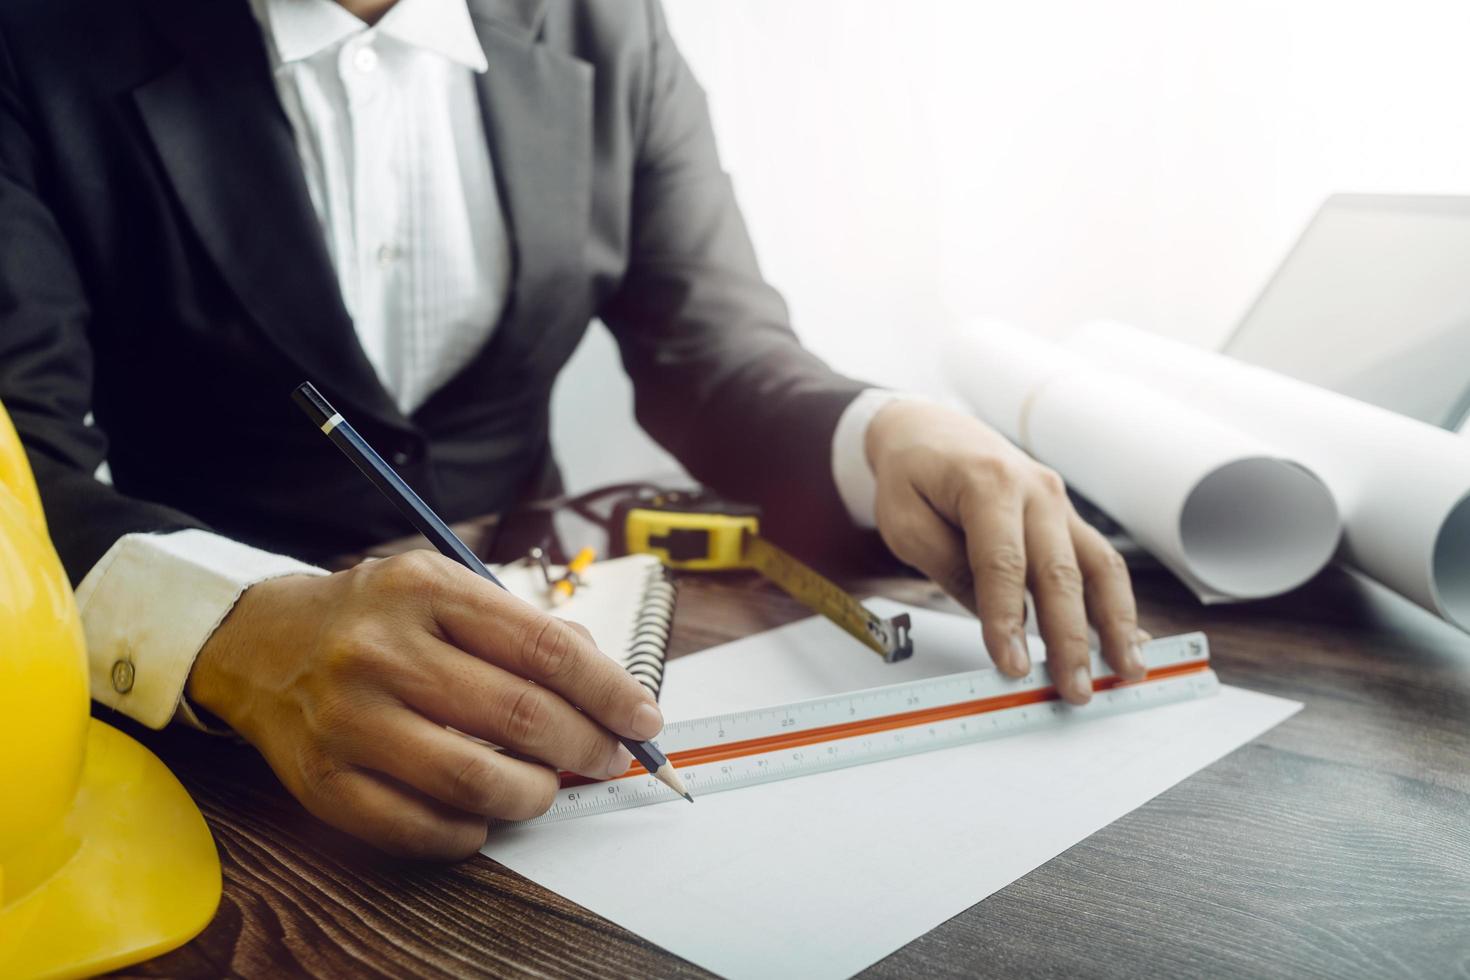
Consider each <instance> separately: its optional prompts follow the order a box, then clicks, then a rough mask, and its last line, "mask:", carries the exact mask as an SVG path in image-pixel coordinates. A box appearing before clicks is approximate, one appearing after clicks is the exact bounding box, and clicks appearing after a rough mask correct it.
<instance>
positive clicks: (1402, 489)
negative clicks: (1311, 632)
mask: <svg viewBox="0 0 1470 980" xmlns="http://www.w3.org/2000/svg"><path fill="white" fill-rule="evenodd" d="M1324 343H1331V340H1330V338H1324ZM1068 347H1069V348H1070V349H1072V350H1074V351H1076V352H1077V353H1078V356H1081V357H1086V358H1088V359H1090V360H1095V361H1098V362H1102V363H1106V364H1107V365H1108V366H1109V367H1110V368H1112V369H1114V370H1117V371H1119V372H1122V373H1125V374H1127V375H1129V376H1131V377H1133V378H1136V379H1138V380H1140V381H1146V382H1148V383H1149V384H1151V385H1153V386H1155V387H1156V388H1158V389H1159V390H1161V391H1164V392H1166V393H1169V394H1172V395H1173V396H1175V397H1177V398H1178V399H1180V400H1181V401H1184V402H1187V403H1188V404H1190V405H1191V406H1193V407H1195V408H1198V409H1200V410H1202V411H1205V412H1208V413H1209V414H1211V415H1213V416H1214V417H1216V418H1219V419H1221V420H1222V421H1225V422H1228V423H1230V424H1231V425H1234V426H1236V427H1237V428H1239V429H1241V430H1243V431H1245V432H1249V433H1252V434H1254V435H1256V436H1258V437H1260V438H1263V439H1269V440H1270V441H1271V442H1272V443H1274V444H1275V445H1278V446H1280V447H1281V448H1282V449H1283V450H1284V451H1286V452H1287V453H1290V454H1291V455H1292V456H1293V457H1294V458H1297V459H1300V460H1301V461H1302V462H1303V463H1305V464H1306V465H1308V466H1310V467H1312V468H1313V469H1314V470H1316V471H1317V472H1318V473H1320V474H1321V475H1322V478H1323V479H1324V480H1326V481H1327V485H1328V486H1329V487H1331V488H1332V492H1333V495H1334V496H1335V497H1336V498H1337V502H1338V506H1339V507H1340V508H1341V509H1342V516H1343V524H1344V534H1343V548H1342V559H1343V561H1344V562H1345V563H1346V564H1348V565H1350V566H1352V567H1353V568H1356V569H1358V570H1359V571H1361V572H1363V573H1364V574H1366V575H1368V576H1369V577H1370V578H1373V579H1376V580H1377V581H1379V582H1381V583H1383V584H1384V585H1386V586H1388V587H1389V588H1390V589H1393V590H1394V591H1395V592H1398V593H1399V594H1400V595H1403V596H1407V597H1408V598H1409V599H1412V600H1413V601H1414V602H1417V603H1418V604H1419V605H1421V606H1423V607H1424V608H1426V609H1429V610H1430V611H1432V612H1434V613H1436V614H1437V615H1439V616H1441V617H1443V618H1444V619H1446V620H1448V621H1450V622H1451V623H1454V624H1455V625H1456V626H1458V627H1460V628H1461V629H1464V630H1470V443H1467V442H1466V441H1465V438H1464V437H1463V436H1459V435H1456V434H1454V433H1452V432H1447V431H1445V430H1443V429H1439V428H1436V427H1435V426H1432V425H1428V424H1426V423H1423V422H1419V421H1416V420H1414V419H1410V418H1407V417H1405V416H1402V415H1398V414H1396V413H1394V412H1390V411H1387V410H1385V409H1381V408H1377V407H1375V406H1372V405H1368V404H1366V403H1364V402H1360V401H1358V400H1356V399H1353V398H1348V397H1347V396H1345V395H1339V394H1336V393H1335V392H1330V391H1326V390H1324V389H1322V388H1318V387H1316V386H1315V385H1310V384H1307V383H1306V382H1303V381H1297V380H1295V379H1293V378H1288V377H1286V376H1285V375H1281V374H1277V373H1276V372H1274V371H1268V370H1266V369H1264V368H1258V367H1254V366H1251V365H1248V364H1243V363H1241V362H1239V361H1235V360H1232V359H1230V358H1228V357H1225V356H1223V355H1220V354H1213V353H1210V352H1208V351H1204V350H1200V349H1198V348H1194V347H1189V346H1187V345H1185V344H1181V343H1178V342H1174V341H1169V340H1165V339H1163V338H1161V337H1157V336H1155V335H1153V334H1150V333H1147V332H1145V331H1142V330H1139V329H1137V328H1136V327H1129V326H1126V325H1124V324H1119V323H1109V322H1098V323H1090V324H1087V325H1085V326H1083V327H1081V328H1079V329H1078V330H1077V331H1076V332H1075V333H1074V334H1073V335H1072V337H1071V338H1070V340H1069V343H1068Z"/></svg>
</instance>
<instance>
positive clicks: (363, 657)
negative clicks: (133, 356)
mask: <svg viewBox="0 0 1470 980" xmlns="http://www.w3.org/2000/svg"><path fill="white" fill-rule="evenodd" d="M304 424H305V423H304V422H303V425H304ZM187 692H188V696H189V699H190V701H191V702H192V703H193V704H194V705H195V706H197V707H200V708H203V709H205V710H207V711H209V712H210V713H212V714H214V715H216V716H218V718H219V719H220V721H222V722H223V723H224V724H226V725H228V726H229V727H230V728H232V729H233V730H234V731H236V732H237V733H239V734H240V735H241V736H243V737H244V738H246V739H247V740H248V741H250V742H251V743H252V744H253V745H255V746H256V748H258V749H259V750H260V752H261V754H262V755H263V756H264V757H265V759H266V761H267V762H268V763H269V764H270V766H271V768H272V769H273V770H275V772H276V774H277V775H278V776H279V777H280V779H281V781H282V783H284V784H285V786H286V788H287V789H288V790H290V791H291V793H292V794H293V795H294V796H295V797H297V799H299V800H300V801H301V802H302V803H303V804H304V805H305V806H306V808H307V809H308V810H310V811H311V812H312V813H313V814H315V815H316V816H317V817H319V818H321V819H322V820H324V821H326V822H328V823H330V824H333V825H334V826H336V827H339V828H341V829H342V830H345V831H347V832H348V833H351V834H353V835H355V836H357V837H361V838H363V839H365V840H367V841H369V842H371V843H372V844H374V845H376V846H377V847H379V848H381V849H383V850H385V851H388V852H390V853H393V854H398V855H403V856H407V857H415V858H428V859H440V860H450V859H458V858H463V857H467V856H469V855H472V854H474V853H475V852H476V851H477V850H479V848H480V847H481V846H483V844H484V842H485V837H486V834H487V830H488V826H489V823H490V821H491V820H493V819H504V820H519V819H525V818H528V817H532V816H535V815H537V814H539V813H542V812H544V811H545V809H546V807H548V806H549V805H550V803H551V800H552V798H553V797H554V795H555V793H556V790H557V787H558V785H559V780H558V776H557V770H559V769H560V770H567V771H570V772H576V773H579V774H581V775H585V776H588V777H590V778H593V779H606V778H609V777H611V776H614V775H620V774H622V773H623V772H626V771H627V770H628V768H629V766H630V764H631V760H630V753H629V751H628V750H627V749H626V748H624V747H623V745H622V744H620V740H621V739H627V740H629V741H632V742H633V743H634V744H640V745H641V741H640V740H643V739H649V738H652V737H653V736H655V735H657V734H658V732H659V731H660V730H661V729H662V727H663V718H662V715H661V714H660V712H659V710H658V705H657V703H656V702H655V701H654V700H653V698H652V696H651V695H649V693H648V692H647V691H646V690H645V689H644V688H643V686H642V685H641V684H639V683H638V682H637V681H636V680H634V679H633V678H632V677H631V676H630V675H629V674H628V673H627V671H625V670H623V669H622V667H620V666H619V665H618V664H617V663H616V662H615V661H613V660H612V659H610V658H609V657H607V656H606V655H605V654H603V653H601V652H600V651H599V650H598V649H597V648H596V646H595V645H594V644H593V643H592V641H591V640H590V638H589V637H588V636H587V635H586V633H585V632H584V631H580V630H578V629H577V628H576V627H574V626H572V625H570V624H568V623H565V622H563V621H562V620H559V619H556V618H555V617H553V616H551V615H549V614H547V613H544V612H542V611H540V610H537V609H535V608H534V607H533V606H531V605H529V604H527V603H524V602H521V601H520V600H518V599H516V598H515V597H514V596H512V595H511V594H510V593H508V592H505V591H504V590H502V589H500V588H497V587H496V586H495V585H493V584H492V583H491V582H489V581H487V580H486V579H484V578H482V577H480V576H479V575H476V574H474V573H472V572H471V571H469V570H468V569H466V568H465V567H463V566H462V565H461V564H459V563H458V562H456V561H453V560H451V559H449V558H445V557H443V556H442V555H438V554H434V553H432V552H427V551H417V552H411V553H409V554H405V555H399V556H396V557H393V558H386V559H383V560H381V561H373V562H366V563H364V564H361V565H358V566H356V567H355V568H351V569H348V570H345V571H341V572H337V573H334V574H332V575H292V576H286V577H282V578H275V579H269V580H267V581H264V582H261V583H259V584H257V585H254V586H251V587H250V588H249V589H247V590H246V591H245V593H244V594H243V595H242V596H241V597H240V599H239V601H238V602H237V603H236V604H235V607H234V609H233V610H232V611H231V612H230V614H229V615H228V616H227V617H226V618H225V620H224V622H223V623H221V624H220V626H219V628H218V629H216V630H215V631H214V633H213V634H212V635H211V636H210V639H209V640H208V641H207V642H206V644H205V646H204V648H203V649H202V650H201V651H200V654H199V656H198V658H197V659H196V660H195V663H194V668H193V671H192V672H191V674H190V676H189V680H188V685H187ZM451 728H453V729H456V730H457V731H451V730H450V729H451ZM458 732H464V733H466V734H468V735H472V736H475V739H483V740H484V741H485V742H489V743H492V744H494V745H499V746H504V747H505V748H507V749H509V750H510V751H509V752H498V751H495V750H493V749H491V748H489V747H487V746H486V745H483V744H481V743H480V742H478V741H476V740H475V739H470V738H465V737H464V736H463V735H460V734H458Z"/></svg>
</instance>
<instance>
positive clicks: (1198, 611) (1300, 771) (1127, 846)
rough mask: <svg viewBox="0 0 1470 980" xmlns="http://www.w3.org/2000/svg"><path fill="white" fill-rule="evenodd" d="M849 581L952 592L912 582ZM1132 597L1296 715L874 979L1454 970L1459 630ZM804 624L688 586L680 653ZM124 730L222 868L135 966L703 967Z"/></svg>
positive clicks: (190, 745) (1324, 597)
mask: <svg viewBox="0 0 1470 980" xmlns="http://www.w3.org/2000/svg"><path fill="white" fill-rule="evenodd" d="M390 550H391V549H390ZM847 584H849V585H850V586H852V587H853V588H854V589H855V590H857V591H859V592H865V593H871V594H877V593H881V594H884V595H889V596H893V597H894V598H898V599H902V600H905V601H909V602H914V603H916V604H922V605H932V606H936V607H940V608H944V607H946V606H947V605H948V603H947V600H945V599H944V598H943V596H942V595H940V594H939V593H938V592H937V591H936V590H934V589H933V588H932V587H931V586H929V585H928V584H926V583H923V582H920V581H917V580H915V579H911V578H905V577H902V576H887V577H866V578H851V577H849V579H848V582H847ZM1137 588H1138V592H1139V597H1140V604H1141V609H1142V619H1143V624H1144V626H1145V627H1147V628H1148V629H1150V630H1151V631H1152V632H1154V633H1155V634H1156V635H1164V634H1167V633H1173V632H1181V631H1185V630H1191V629H1203V630H1205V631H1206V632H1207V633H1208V634H1209V637H1210V641H1211V649H1212V652H1213V656H1214V660H1215V666H1216V669H1217V670H1218V672H1219V674H1220V677H1221V679H1222V680H1224V681H1225V682H1226V683H1231V684H1239V685H1242V686H1245V687H1250V688H1253V689H1255V690H1259V691H1265V692H1268V693H1271V694H1278V695H1282V696H1284V697H1289V698H1294V699H1297V700H1300V701H1303V702H1305V704H1306V707H1305V709H1304V710H1303V711H1302V712H1301V713H1299V714H1298V715H1296V716H1295V717H1294V718H1292V719H1291V720H1289V721H1287V722H1286V723H1285V724H1283V725H1281V726H1279V727H1278V728H1276V729H1274V730H1272V731H1271V732H1269V733H1268V734H1267V735H1265V736H1264V737H1262V738H1260V739H1258V740H1257V741H1255V742H1253V743H1251V744H1250V745H1247V746H1246V747H1244V748H1242V749H1240V750H1239V751H1237V752H1235V753H1233V754H1231V755H1230V756H1228V757H1226V758H1225V759H1223V760H1222V761H1220V762H1218V763H1216V764H1215V765H1213V766H1210V767H1209V768H1207V769H1205V770H1203V771H1202V772H1200V773H1198V774H1196V775H1194V776H1192V777H1190V778H1189V779H1187V780H1185V781H1184V782H1183V783H1181V784H1179V785H1178V786H1176V787H1174V788H1173V789H1171V790H1169V791H1168V792H1166V793H1164V794H1163V795H1162V796H1160V797H1158V798H1156V799H1155V800H1153V801H1152V802H1150V803H1148V804H1146V805H1145V806H1143V807H1141V808H1139V809H1138V810H1136V811H1134V812H1132V813H1130V814H1129V815H1127V816H1125V817H1124V818H1123V819H1121V820H1119V821H1117V822H1116V823H1114V824H1112V825H1111V826H1109V827H1107V828H1105V829H1103V830H1102V831H1100V832H1098V833H1097V834H1094V835H1093V836H1091V837H1089V838H1087V839H1086V840H1085V841H1083V842H1081V843H1080V844H1078V845H1077V846H1075V847H1073V848H1071V849H1070V850H1068V851H1067V852H1065V853H1063V854H1062V855H1060V856H1059V857H1057V858H1055V859H1054V860H1052V861H1050V862H1048V863H1047V864H1045V865H1043V866H1042V867H1040V868H1038V869H1036V870H1035V871H1033V872H1031V873H1030V874H1029V875H1027V876H1026V877H1024V878H1022V879H1021V880H1020V881H1017V882H1016V883H1014V884H1013V885H1011V886H1010V887H1008V888H1006V889H1004V890H1003V891H1001V892H999V893H997V894H995V895H993V896H991V897H990V898H988V899H986V900H985V901H983V902H981V903H979V904H978V905H975V906H973V907H972V908H970V909H969V910H967V911H966V912H964V913H962V914H961V915H958V916H956V917H954V918H953V919H951V920H950V921H948V922H946V923H944V924H942V925H941V926H939V927H938V928H936V929H934V930H933V931H931V932H930V933H928V934H927V935H925V936H922V937H920V938H919V939H917V940H915V941H914V942H912V943H910V944H909V945H908V946H906V947H904V948H903V949H901V950H899V951H898V952H896V953H894V954H893V955H892V956H890V957H888V958H887V959H885V960H883V961H882V962H880V963H878V964H876V965H875V966H874V967H873V968H872V969H871V970H870V971H869V974H870V975H872V976H875V977H894V978H899V977H905V978H906V977H913V976H919V975H923V976H956V977H959V976H966V977H969V976H977V975H984V976H1025V977H1076V976H1096V977H1120V978H1121V977H1137V976H1160V977H1224V976H1244V977H1283V976H1288V977H1290V976H1300V977H1319V976H1320V977H1334V978H1358V977H1361V978H1381V977H1397V976H1419V977H1435V978H1440V977H1470V637H1466V636H1465V635H1464V634H1462V633H1460V632H1458V631H1456V630H1453V629H1451V628H1450V627H1448V626H1445V625H1444V624H1442V623H1440V622H1438V621H1437V620H1434V619H1433V618H1431V617H1430V616H1428V615H1427V614H1424V613H1422V612H1421V611H1419V610H1418V609H1416V608H1414V607H1412V606H1410V605H1408V604H1407V603H1406V602H1404V601H1403V600H1400V599H1398V598H1396V597H1394V596H1391V595H1389V594H1387V593H1385V592H1383V591H1382V590H1380V589H1378V588H1377V587H1374V586H1369V585H1366V584H1364V583H1361V582H1359V581H1358V580H1356V579H1354V578H1352V577H1350V576H1348V575H1345V574H1343V573H1340V572H1329V573H1327V574H1325V575H1324V576H1322V577H1321V578H1320V579H1319V580H1318V581H1316V582H1314V583H1313V584H1311V585H1310V586H1308V587H1307V588H1305V589H1303V590H1301V591H1300V592H1298V593H1296V594H1293V595H1291V596H1287V597H1285V598H1282V599H1278V600H1274V601H1271V602H1265V603H1255V604H1251V605H1248V606H1227V607H1214V608H1204V607H1201V606H1200V605H1199V604H1198V603H1196V602H1195V601H1194V600H1193V598H1192V597H1190V596H1189V595H1188V594H1187V593H1186V592H1185V591H1184V590H1183V589H1182V588H1181V587H1180V586H1179V585H1178V584H1177V583H1175V582H1174V581H1173V580H1172V579H1169V578H1167V577H1166V576H1163V575H1160V574H1145V575H1141V576H1140V577H1139V578H1138V581H1137ZM951 608H952V607H951ZM803 615H805V613H804V611H803V610H802V609H801V608H800V607H799V606H797V605H796V604H795V603H794V602H793V601H792V600H790V599H788V598H786V597H785V596H784V595H781V594H780V593H778V592H776V591H775V590H774V589H772V588H771V587H769V586H767V585H764V584H763V583H761V582H760V581H759V580H757V579H756V578H754V577H752V576H745V575H734V576H719V577H707V578H688V577H686V578H685V579H684V580H683V581H682V583H681V594H680V601H679V606H678V610H677V615H676V620H675V629H674V638H673V651H672V652H673V654H674V655H680V654H685V653H689V652H692V651H695V650H699V649H703V648H705V647H707V646H710V645H713V644H716V643H720V642H723V641H725V640H729V639H732V638H735V637H739V636H743V635H745V634H747V633H750V632H753V631H756V630H761V629H767V628H770V627H772V626H776V625H779V624H781V623H785V622H789V621H791V620H793V619H796V618H799V617H801V616H803ZM109 720H111V721H114V722H116V719H114V718H109ZM124 727H128V730H129V731H130V732H132V733H134V734H136V735H138V736H139V737H140V738H142V739H143V740H144V741H145V742H146V743H147V744H148V745H149V746H150V747H152V748H153V749H154V751H156V752H157V753H158V754H159V755H160V756H161V757H162V758H163V759H164V761H165V762H167V763H168V765H169V766H170V767H171V768H172V769H173V771H174V772H175V773H177V774H178V776H179V778H180V779H181V780H182V781H183V783H184V785H185V786H186V787H187V788H188V789H189V791H190V792H191V793H192V794H193V796H194V798H195V799H196V800H197V801H198V803H199V805H200V808H201V809H202V810H203V812H204V815H205V818H206V819H207V820H208V822H209V825H210V828H211V829H212V830H213V832H214V835H215V839H216V840H217V841H218V843H219V849H220V856H221V861H222V864H223V867H224V883H225V884H224V898H223V900H222V902H221V905H220V909H219V913H218V914H217V916H216V917H215V920H214V922H213V923H212V924H211V925H210V926H209V928H208V929H206V930H205V931H204V933H203V934H202V935H200V936H199V937H198V938H197V939H195V940H194V941H193V942H191V943H190V944H188V945H187V946H185V947H183V948H182V949H179V950H177V951H175V952H173V953H170V954H167V955H165V956H162V957H159V958H158V959H155V960H152V961H149V962H147V963H144V964H141V965H139V966H137V967H135V968H133V969H132V970H131V971H129V972H130V973H131V974H134V975H138V976H170V977H216V976H226V975H243V976H283V975H297V974H314V975H323V976H369V977H371V976H384V977H388V976H392V977H401V976H409V975H419V976H472V975H473V976H479V975H486V976H491V975H493V976H506V975H537V976H587V977H592V976H597V977H604V976H669V977H679V976H694V975H700V976H703V975H706V974H704V971H702V970H700V969H698V968H697V967H694V966H692V965H690V964H689V963H686V962H684V961H683V960H680V959H678V958H676V957H674V956H672V955H670V954H668V953H666V952H664V951H663V950H661V949H659V948H658V947H656V946H653V945H651V944H649V943H647V942H644V941H642V940H641V939H639V938H638V937H637V936H634V935H631V934H630V933H628V932H626V931H624V930H623V929H621V928H619V927H617V926H615V925H612V924H611V923H609V922H607V921H605V920H603V919H601V918H599V917H597V916H595V915H592V914H591V913H589V912H587V911H586V910H584V909H582V908H580V907H579V906H577V905H575V904H573V903H571V902H569V901H566V900H565V899H562V898H561V897H559V896H557V895H555V894H552V893H550V892H548V891H546V890H545V889H542V888H541V887H539V886H537V885H535V884H533V883H531V882H529V881H526V880H525V879H523V878H521V877H520V876H518V875H516V874H514V873H512V872H510V871H508V870H507V869H505V868H503V867H501V866H500V865H498V864H496V863H494V862H492V861H490V860H488V859H486V858H484V857H477V858H475V859H473V860H471V861H467V862H465V863H463V864H460V865H457V866H453V867H424V866H414V865H405V864H400V863H395V862H391V861H388V860H385V859H383V858H381V857H379V856H376V855H374V854H372V853H369V852H367V851H366V850H364V849H363V848H362V847H360V846H358V845H356V844H354V843H353V842H351V841H350V840H347V839H345V838H344V837H342V836H341V835H338V834H336V833H334V832H332V831H329V830H327V829H326V828H324V827H322V826H321V825H320V824H318V823H317V822H316V821H315V820H313V819H312V818H311V817H310V816H308V815H307V814H306V813H305V812H304V811H303V810H302V809H301V808H300V806H298V805H297V804H296V803H295V801H294V800H293V799H292V798H291V797H290V796H289V795H288V794H287V793H286V792H285V791H284V790H283V789H282V788H281V786H280V785H279V783H277V781H276V780H275V778H274V776H273V775H272V774H271V772H270V770H269V769H268V768H267V766H266V765H265V763H264V762H263V761H262V760H261V758H260V757H259V756H258V755H257V754H256V753H255V752H254V750H252V749H251V748H249V747H248V746H245V745H241V744H236V743H232V742H229V741H225V740H219V739H214V738H210V737H207V736H202V735H199V734H197V733H194V732H190V731H180V730H169V731H165V732H142V731H141V730H140V729H138V728H136V727H135V726H127V725H126V723H124Z"/></svg>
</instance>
